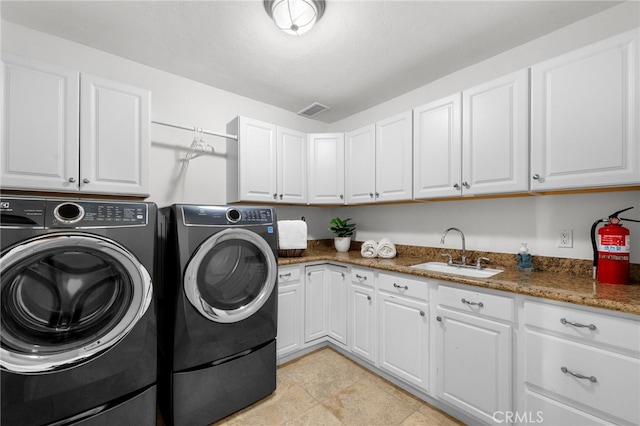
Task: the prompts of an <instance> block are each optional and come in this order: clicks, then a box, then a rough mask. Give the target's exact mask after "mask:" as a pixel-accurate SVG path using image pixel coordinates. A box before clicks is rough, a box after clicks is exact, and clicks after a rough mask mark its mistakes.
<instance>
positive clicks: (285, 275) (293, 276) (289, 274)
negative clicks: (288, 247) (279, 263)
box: [278, 266, 300, 284]
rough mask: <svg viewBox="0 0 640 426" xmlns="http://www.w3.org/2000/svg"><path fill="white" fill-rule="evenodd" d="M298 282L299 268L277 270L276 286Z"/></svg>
mask: <svg viewBox="0 0 640 426" xmlns="http://www.w3.org/2000/svg"><path fill="white" fill-rule="evenodd" d="M298 281H300V268H299V267H297V266H294V267H288V268H287V267H285V268H282V267H281V268H278V284H287V283H292V282H298Z"/></svg>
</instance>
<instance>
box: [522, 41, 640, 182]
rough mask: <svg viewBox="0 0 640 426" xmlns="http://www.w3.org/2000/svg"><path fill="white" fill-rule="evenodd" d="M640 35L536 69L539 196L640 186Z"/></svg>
mask: <svg viewBox="0 0 640 426" xmlns="http://www.w3.org/2000/svg"><path fill="white" fill-rule="evenodd" d="M639 38H640V36H639V35H638V31H637V30H633V31H630V32H627V33H623V34H621V35H618V36H616V37H613V38H610V39H607V40H603V41H601V42H598V43H595V44H592V45H590V46H587V47H584V48H582V49H579V50H576V51H573V52H570V53H568V54H565V55H562V56H559V57H556V58H553V59H550V60H548V61H545V62H543V63H540V64H538V65H535V66H533V67H532V68H531V108H532V111H531V177H530V178H531V189H532V190H537V191H545V190H554V189H565V188H588V187H605V186H619V185H634V184H635V185H637V184H638V183H640V147H639V146H640V137H639V136H638V134H639V128H640V124H639V123H640V111H638V105H640V83H639V82H640V71H639V69H640V47H639V45H640V42H639Z"/></svg>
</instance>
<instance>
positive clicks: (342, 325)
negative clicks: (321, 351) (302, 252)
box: [304, 265, 348, 346]
mask: <svg viewBox="0 0 640 426" xmlns="http://www.w3.org/2000/svg"><path fill="white" fill-rule="evenodd" d="M305 272H306V278H305V303H304V306H305V313H304V340H305V343H309V342H312V341H314V340H318V339H322V338H324V337H326V336H328V337H329V338H331V339H332V340H333V342H334V343H338V344H341V345H345V346H346V345H347V290H348V286H347V268H346V267H343V266H334V265H316V266H307V267H306V271H305Z"/></svg>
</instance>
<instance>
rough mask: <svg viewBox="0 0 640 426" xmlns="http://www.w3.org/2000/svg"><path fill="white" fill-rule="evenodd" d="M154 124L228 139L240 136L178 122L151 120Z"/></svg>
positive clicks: (235, 138)
mask: <svg viewBox="0 0 640 426" xmlns="http://www.w3.org/2000/svg"><path fill="white" fill-rule="evenodd" d="M151 122H152V123H153V124H159V125H161V126H167V127H173V128H176V129H182V130H189V131H195V132H199V133H204V134H206V135H211V136H219V137H221V138H227V139H233V140H236V141H237V140H238V136H236V135H227V134H226V133H218V132H212V131H210V130H205V129H202V128H200V127H195V126H193V127H187V126H180V125H178V124H171V123H163V122H161V121H153V120H152V121H151Z"/></svg>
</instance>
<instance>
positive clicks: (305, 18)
mask: <svg viewBox="0 0 640 426" xmlns="http://www.w3.org/2000/svg"><path fill="white" fill-rule="evenodd" d="M264 8H265V9H266V10H267V14H268V15H269V16H270V17H271V19H273V22H275V23H276V26H277V27H278V28H280V29H281V30H282V31H284V32H285V33H287V34H291V35H298V36H299V35H302V34H304V33H306V32H307V31H309V30H310V29H311V28H312V27H313V26H314V25H315V23H316V22H318V21H319V20H320V18H321V17H322V14H323V13H324V8H325V2H324V0H264Z"/></svg>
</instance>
